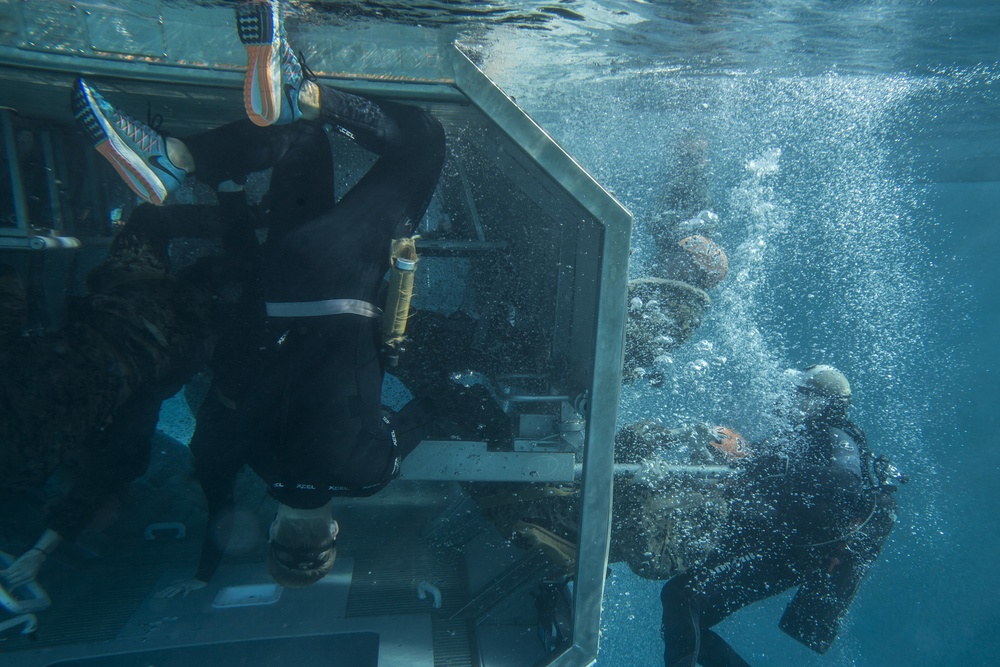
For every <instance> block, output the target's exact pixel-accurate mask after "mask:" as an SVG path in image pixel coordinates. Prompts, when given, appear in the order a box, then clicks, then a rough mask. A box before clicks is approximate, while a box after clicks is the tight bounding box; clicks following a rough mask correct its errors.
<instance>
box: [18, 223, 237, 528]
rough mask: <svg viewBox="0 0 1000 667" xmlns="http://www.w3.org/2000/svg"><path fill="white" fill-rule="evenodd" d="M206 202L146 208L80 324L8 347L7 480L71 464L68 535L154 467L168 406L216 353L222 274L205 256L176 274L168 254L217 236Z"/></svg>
mask: <svg viewBox="0 0 1000 667" xmlns="http://www.w3.org/2000/svg"><path fill="white" fill-rule="evenodd" d="M205 208H206V207H190V206H184V207H165V208H164V209H154V208H153V207H151V206H143V207H140V208H138V209H136V211H135V212H134V213H133V215H132V218H131V219H130V221H129V223H128V224H127V225H126V226H125V227H124V228H123V229H122V231H121V232H120V233H119V235H118V236H117V237H116V239H115V241H114V242H113V243H112V246H111V248H110V250H109V252H108V255H107V257H106V258H105V260H104V261H103V262H102V263H101V264H100V265H99V266H98V267H96V268H95V269H94V270H93V271H92V272H91V274H90V275H89V276H88V281H87V282H88V288H89V294H88V295H87V296H85V297H82V298H77V299H73V300H72V301H71V302H70V303H69V304H68V308H67V314H68V320H69V324H67V325H66V326H65V327H64V328H63V329H61V330H60V331H57V332H55V333H52V334H45V335H38V336H27V337H24V336H22V337H9V338H8V339H7V341H6V344H5V345H4V348H3V350H2V352H0V374H2V377H3V382H2V383H0V485H3V486H39V485H41V484H43V483H44V482H45V481H46V479H48V477H49V476H50V475H51V474H52V473H53V472H54V471H55V470H56V469H57V468H59V467H61V466H65V467H67V468H68V469H69V471H70V472H71V473H73V477H74V482H75V484H76V486H75V487H74V489H72V490H71V491H70V494H69V495H68V496H67V498H66V499H64V501H62V502H61V503H60V505H58V506H57V508H58V507H61V510H59V511H56V514H57V515H58V516H56V517H54V518H55V519H56V521H55V522H56V524H57V525H54V526H52V528H53V529H54V530H56V532H59V533H60V534H61V535H62V536H63V537H69V538H71V537H72V536H73V535H74V534H75V533H77V532H78V531H79V530H80V529H81V528H83V527H84V526H85V525H86V522H87V521H88V520H89V518H90V517H91V516H92V515H93V512H95V511H96V510H97V509H99V508H100V505H101V504H102V502H103V500H105V499H106V498H107V495H108V493H109V492H110V491H113V490H115V489H117V488H118V487H120V486H121V484H122V480H124V481H128V480H131V479H133V478H135V477H136V476H138V475H140V474H142V472H143V471H144V470H145V465H146V462H147V461H148V446H149V444H148V443H149V441H148V436H151V435H152V430H151V429H152V428H155V424H156V416H157V414H158V411H159V404H160V401H161V400H163V399H165V398H167V397H169V396H170V395H172V394H173V393H175V392H176V391H177V389H179V388H180V386H181V384H182V383H183V381H184V380H185V379H186V378H187V377H188V376H189V375H190V374H191V373H192V372H194V370H196V369H197V368H198V367H199V366H201V365H202V363H203V362H204V360H205V356H206V353H207V352H208V350H209V349H210V346H209V342H210V338H211V331H212V324H213V322H212V307H213V298H212V295H213V293H214V291H215V287H214V286H215V283H216V280H217V278H218V276H217V273H216V271H215V270H214V268H213V267H212V266H211V265H210V264H208V263H202V264H200V265H195V266H193V267H191V268H190V269H187V270H185V271H184V272H181V273H179V274H178V275H171V273H170V272H169V269H170V267H169V262H168V256H167V245H168V243H169V240H170V238H171V237H172V236H184V235H193V236H204V235H206V233H208V232H210V230H211V227H210V226H209V227H205V226H203V223H204V221H205V220H204V218H205V216H203V215H202V213H204V209H205ZM208 217H211V216H208ZM147 432H148V435H147V436H146V437H145V438H143V437H142V436H137V435H136V434H142V433H147ZM65 533H68V535H67V534H65Z"/></svg>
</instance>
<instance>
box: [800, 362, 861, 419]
mask: <svg viewBox="0 0 1000 667" xmlns="http://www.w3.org/2000/svg"><path fill="white" fill-rule="evenodd" d="M791 376H792V382H793V383H794V385H795V389H796V391H797V392H798V394H799V395H800V396H801V397H802V401H801V402H800V406H801V408H802V412H803V413H805V416H807V417H809V418H813V419H817V418H821V417H827V418H829V417H838V416H839V417H842V416H844V415H846V414H847V408H848V407H850V405H851V384H850V383H849V382H848V381H847V378H846V377H844V374H843V373H841V372H840V371H838V370H837V369H836V368H834V367H833V366H827V365H825V364H814V365H812V366H807V367H806V368H804V369H803V370H801V371H793V372H792V373H791Z"/></svg>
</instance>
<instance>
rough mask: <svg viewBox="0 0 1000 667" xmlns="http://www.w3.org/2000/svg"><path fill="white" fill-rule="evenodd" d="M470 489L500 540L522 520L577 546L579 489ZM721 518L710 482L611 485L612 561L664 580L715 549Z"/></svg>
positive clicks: (722, 504)
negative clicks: (612, 501)
mask: <svg viewBox="0 0 1000 667" xmlns="http://www.w3.org/2000/svg"><path fill="white" fill-rule="evenodd" d="M471 490H472V495H473V497H475V498H476V499H477V501H478V502H479V504H480V507H481V508H482V509H483V512H484V514H486V516H487V517H488V518H489V519H490V520H491V521H493V523H494V524H495V525H496V526H497V528H498V529H499V530H500V531H501V533H503V534H504V535H507V536H514V537H517V534H518V533H519V532H523V530H519V529H523V524H524V523H526V524H531V525H534V526H538V527H540V528H542V529H544V530H546V531H548V532H550V533H552V534H554V535H556V536H558V537H561V538H564V539H565V540H567V541H569V542H571V543H573V544H575V543H576V542H577V539H578V536H579V523H578V522H579V518H580V495H579V488H578V487H572V486H559V487H547V486H542V485H515V484H503V485H500V484H497V485H476V486H474V487H471ZM725 516H726V501H725V498H724V496H723V491H722V488H721V486H720V485H719V484H718V483H715V482H712V481H705V480H693V479H685V480H674V481H670V482H665V483H661V484H658V485H657V486H655V487H651V486H647V485H645V484H641V483H634V482H632V481H631V480H620V481H617V482H616V483H615V491H614V509H613V516H612V528H611V551H610V555H609V559H610V562H623V563H625V564H627V565H628V566H629V568H630V569H631V570H632V571H633V572H635V574H637V575H638V576H640V577H644V578H646V579H657V580H662V579H669V578H670V577H672V576H674V575H675V574H678V573H679V572H683V571H684V570H686V569H687V568H689V567H691V566H692V565H693V564H695V563H697V562H700V561H701V560H703V559H704V558H705V556H706V555H707V554H708V553H709V552H710V551H711V550H712V549H713V548H714V546H715V540H716V538H717V536H718V530H719V528H720V527H721V525H722V523H723V521H724V519H725ZM526 546H531V545H530V544H528V545H526Z"/></svg>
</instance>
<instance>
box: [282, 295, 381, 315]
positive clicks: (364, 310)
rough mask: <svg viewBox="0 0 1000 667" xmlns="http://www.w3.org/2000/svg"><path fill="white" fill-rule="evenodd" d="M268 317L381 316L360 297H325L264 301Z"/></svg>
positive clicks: (379, 311)
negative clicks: (324, 298)
mask: <svg viewBox="0 0 1000 667" xmlns="http://www.w3.org/2000/svg"><path fill="white" fill-rule="evenodd" d="M264 305H265V306H266V308H267V314H268V316H270V317H320V316H323V315H361V316H362V317H382V311H381V310H380V309H379V308H377V307H375V306H373V305H372V304H370V303H368V302H367V301H361V300H360V299H327V300H326V301H284V302H278V303H270V302H269V303H266V304H264Z"/></svg>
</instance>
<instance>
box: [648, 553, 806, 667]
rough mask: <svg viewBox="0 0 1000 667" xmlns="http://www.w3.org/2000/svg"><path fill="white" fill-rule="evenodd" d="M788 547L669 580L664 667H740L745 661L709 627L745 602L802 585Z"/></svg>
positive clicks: (713, 560) (715, 559)
mask: <svg viewBox="0 0 1000 667" xmlns="http://www.w3.org/2000/svg"><path fill="white" fill-rule="evenodd" d="M801 581H802V578H801V575H800V574H799V573H798V571H797V569H796V567H795V562H794V559H793V558H792V554H791V553H789V552H788V550H787V549H782V550H775V551H773V552H768V553H757V554H747V555H743V556H726V557H723V556H721V555H719V554H718V553H716V554H712V555H710V556H709V558H708V559H707V560H706V561H705V563H704V564H702V565H700V566H697V567H695V568H693V569H692V570H689V571H688V572H685V573H684V574H682V575H678V576H677V577H674V578H673V579H671V580H670V581H668V582H667V583H666V584H665V585H664V587H663V591H662V593H661V594H660V601H661V602H662V604H663V626H662V628H663V640H664V664H665V665H666V667H694V665H695V664H696V663H699V664H701V665H703V666H704V667H741V666H743V665H746V662H744V661H743V659H742V658H740V657H739V655H738V654H737V653H736V652H735V651H734V650H733V649H732V648H731V647H729V645H728V644H726V642H725V641H724V640H723V639H722V638H721V637H719V636H718V635H717V634H715V633H714V632H711V630H710V628H712V627H713V626H715V625H717V624H718V623H720V622H721V621H722V620H724V619H725V618H728V617H729V616H730V615H731V614H733V613H734V612H736V611H738V610H740V609H742V608H743V607H745V606H747V605H748V604H752V603H754V602H758V601H760V600H763V599H765V598H768V597H771V596H774V595H778V594H779V593H781V592H783V591H785V590H788V589H789V588H791V587H792V586H795V585H797V584H799V583H801Z"/></svg>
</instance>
